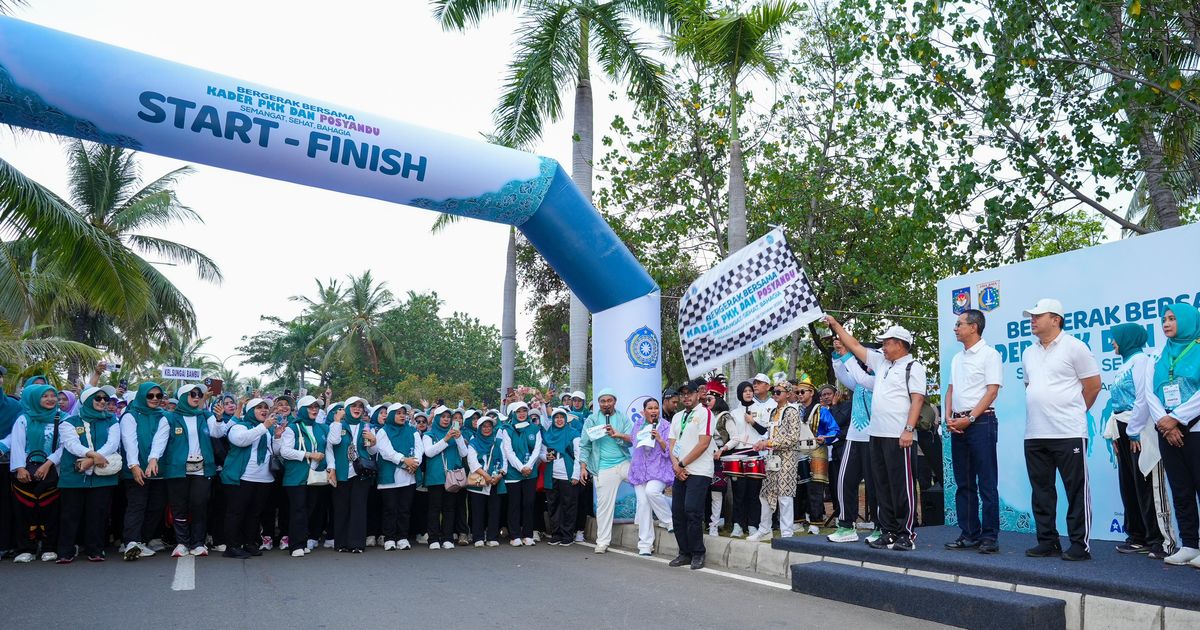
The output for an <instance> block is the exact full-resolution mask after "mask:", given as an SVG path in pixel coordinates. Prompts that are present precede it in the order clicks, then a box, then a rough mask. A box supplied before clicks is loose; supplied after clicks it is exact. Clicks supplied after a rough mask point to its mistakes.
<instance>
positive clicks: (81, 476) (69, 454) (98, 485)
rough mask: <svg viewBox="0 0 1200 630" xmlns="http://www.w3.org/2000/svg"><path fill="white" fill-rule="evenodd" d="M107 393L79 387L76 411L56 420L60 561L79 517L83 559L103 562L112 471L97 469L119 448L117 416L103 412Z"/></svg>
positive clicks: (68, 551)
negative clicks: (83, 525) (79, 401)
mask: <svg viewBox="0 0 1200 630" xmlns="http://www.w3.org/2000/svg"><path fill="white" fill-rule="evenodd" d="M113 393H115V390H113ZM108 398H109V392H108V391H106V389H102V388H99V387H90V388H88V389H87V391H85V392H83V396H82V404H81V405H80V408H79V415H74V416H71V417H69V418H66V419H64V420H62V421H61V422H60V423H59V424H58V441H59V443H60V444H62V448H63V453H62V462H61V465H60V467H59V471H60V473H59V476H58V489H59V492H60V493H61V497H62V504H61V506H62V507H61V520H60V521H59V522H60V526H59V532H58V534H59V536H58V563H59V564H69V563H71V562H72V561H73V560H75V540H76V536H77V535H78V534H79V525H80V523H81V522H85V523H87V528H86V529H85V530H84V533H83V552H84V554H85V555H86V556H87V559H88V561H89V562H104V542H105V541H104V538H105V529H106V528H107V526H108V511H109V506H110V505H111V503H112V490H113V488H114V487H116V485H117V476H116V474H105V475H101V474H98V473H97V471H98V470H99V469H100V468H102V467H108V464H109V458H110V457H112V456H113V455H116V453H117V450H118V449H120V448H121V430H120V428H119V427H118V425H117V419H116V417H115V416H113V415H112V414H111V413H109V412H108ZM114 473H115V471H114Z"/></svg>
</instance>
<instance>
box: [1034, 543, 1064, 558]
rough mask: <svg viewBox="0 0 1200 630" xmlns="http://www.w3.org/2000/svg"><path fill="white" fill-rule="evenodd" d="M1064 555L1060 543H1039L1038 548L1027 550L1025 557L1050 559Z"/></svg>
mask: <svg viewBox="0 0 1200 630" xmlns="http://www.w3.org/2000/svg"><path fill="white" fill-rule="evenodd" d="M1061 553H1062V545H1060V544H1058V541H1054V542H1044V543H1038V544H1037V546H1036V547H1030V548H1029V549H1026V550H1025V555H1027V556H1029V557H1030V558H1049V557H1051V556H1057V555H1059V554H1061Z"/></svg>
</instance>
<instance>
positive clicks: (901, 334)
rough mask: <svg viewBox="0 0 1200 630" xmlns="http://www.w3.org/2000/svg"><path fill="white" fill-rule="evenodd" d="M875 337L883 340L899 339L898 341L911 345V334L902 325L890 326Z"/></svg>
mask: <svg viewBox="0 0 1200 630" xmlns="http://www.w3.org/2000/svg"><path fill="white" fill-rule="evenodd" d="M875 339H877V340H878V341H883V340H884V339H899V340H900V341H903V342H905V343H908V344H910V345H911V344H912V342H913V334H912V333H911V332H909V330H908V329H907V328H905V327H903V326H892V327H891V328H888V329H887V330H885V331H883V334H882V335H879V336H878V337H876V338H875Z"/></svg>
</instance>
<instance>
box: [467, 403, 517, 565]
mask: <svg viewBox="0 0 1200 630" xmlns="http://www.w3.org/2000/svg"><path fill="white" fill-rule="evenodd" d="M467 467H468V469H469V470H470V471H471V474H472V475H475V476H477V477H478V478H480V479H482V481H483V484H484V485H482V486H479V487H468V488H467V490H468V491H469V492H468V494H470V500H471V536H472V537H473V538H474V539H475V546H476V547H482V546H484V545H485V544H486V545H487V546H488V547H498V546H500V497H501V495H502V494H503V493H504V473H506V472H508V461H507V460H506V459H505V458H504V449H503V448H502V447H501V445H500V442H499V440H497V439H496V419H495V418H494V417H492V416H490V415H488V416H484V417H483V418H481V419H480V420H479V426H478V427H476V431H475V436H474V437H472V438H471V441H470V442H469V443H468V444H467ZM485 524H486V526H485Z"/></svg>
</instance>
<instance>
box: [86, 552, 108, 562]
mask: <svg viewBox="0 0 1200 630" xmlns="http://www.w3.org/2000/svg"><path fill="white" fill-rule="evenodd" d="M87 559H88V562H104V561H105V560H106V559H107V558H105V557H104V554H103V553H98V554H91V555H89V556H88V557H87Z"/></svg>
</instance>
